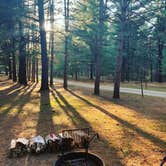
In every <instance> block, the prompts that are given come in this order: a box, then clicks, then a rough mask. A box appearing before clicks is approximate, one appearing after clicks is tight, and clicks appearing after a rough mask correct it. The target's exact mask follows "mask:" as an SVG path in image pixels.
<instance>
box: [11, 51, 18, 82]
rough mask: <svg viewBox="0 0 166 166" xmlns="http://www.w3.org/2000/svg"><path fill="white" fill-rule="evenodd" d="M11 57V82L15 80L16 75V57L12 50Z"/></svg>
mask: <svg viewBox="0 0 166 166" xmlns="http://www.w3.org/2000/svg"><path fill="white" fill-rule="evenodd" d="M12 59H13V61H12V62H13V65H12V70H13V82H16V81H17V75H16V57H15V52H14V51H12Z"/></svg>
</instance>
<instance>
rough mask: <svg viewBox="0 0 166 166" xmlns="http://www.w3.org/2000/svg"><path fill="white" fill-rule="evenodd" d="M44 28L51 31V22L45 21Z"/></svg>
mask: <svg viewBox="0 0 166 166" xmlns="http://www.w3.org/2000/svg"><path fill="white" fill-rule="evenodd" d="M44 28H45V30H46V31H51V24H50V22H45V24H44Z"/></svg>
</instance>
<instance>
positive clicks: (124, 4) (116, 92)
mask: <svg viewBox="0 0 166 166" xmlns="http://www.w3.org/2000/svg"><path fill="white" fill-rule="evenodd" d="M120 5H121V15H120V18H119V21H120V25H119V28H120V32H119V48H118V56H117V64H116V70H115V80H114V94H113V98H115V99H119V98H120V81H121V72H122V63H123V54H124V40H125V37H124V34H125V22H126V10H127V1H126V0H121V2H120Z"/></svg>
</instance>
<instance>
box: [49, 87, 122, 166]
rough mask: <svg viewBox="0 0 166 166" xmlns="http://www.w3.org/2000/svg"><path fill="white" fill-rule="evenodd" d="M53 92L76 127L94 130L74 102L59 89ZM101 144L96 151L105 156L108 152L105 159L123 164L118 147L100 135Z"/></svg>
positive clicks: (112, 163) (115, 163) (112, 162)
mask: <svg viewBox="0 0 166 166" xmlns="http://www.w3.org/2000/svg"><path fill="white" fill-rule="evenodd" d="M51 93H52V95H53V97H54V98H55V101H56V102H57V103H58V104H59V106H60V107H61V108H62V110H63V111H64V112H65V114H66V115H67V116H68V117H69V118H70V120H71V121H72V123H73V125H74V126H75V127H76V128H84V127H89V128H91V129H92V131H93V128H92V126H91V125H90V123H89V122H88V121H87V120H86V119H84V118H83V117H82V116H81V115H80V114H79V113H78V111H77V110H76V109H75V108H74V107H73V106H72V104H71V103H69V102H68V101H67V100H66V99H65V97H64V96H63V95H62V94H61V93H60V92H59V91H57V90H55V89H52V90H51ZM61 101H62V102H63V104H64V105H63V104H61ZM93 132H95V131H93ZM99 135H100V134H99ZM99 146H100V148H98V149H97V150H96V152H97V153H98V154H99V155H101V156H102V157H103V158H105V157H106V154H107V155H109V157H108V156H107V158H105V160H108V159H109V161H110V162H111V163H109V164H110V165H116V166H122V165H123V164H122V163H121V161H120V158H119V157H118V155H117V149H115V148H114V147H113V146H110V143H109V142H108V141H107V140H106V139H105V138H104V137H101V136H100V143H99ZM101 149H102V153H101ZM103 152H104V153H103ZM111 154H112V156H111V157H112V158H111V157H110V155H111ZM109 161H107V162H109Z"/></svg>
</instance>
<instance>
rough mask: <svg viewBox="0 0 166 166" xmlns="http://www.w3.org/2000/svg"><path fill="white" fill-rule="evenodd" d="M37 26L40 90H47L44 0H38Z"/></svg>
mask: <svg viewBox="0 0 166 166" xmlns="http://www.w3.org/2000/svg"><path fill="white" fill-rule="evenodd" d="M38 13H39V27H40V45H41V62H42V76H41V88H40V90H41V91H44V90H48V89H49V87H48V57H47V44H46V31H45V29H44V1H43V0H38Z"/></svg>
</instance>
